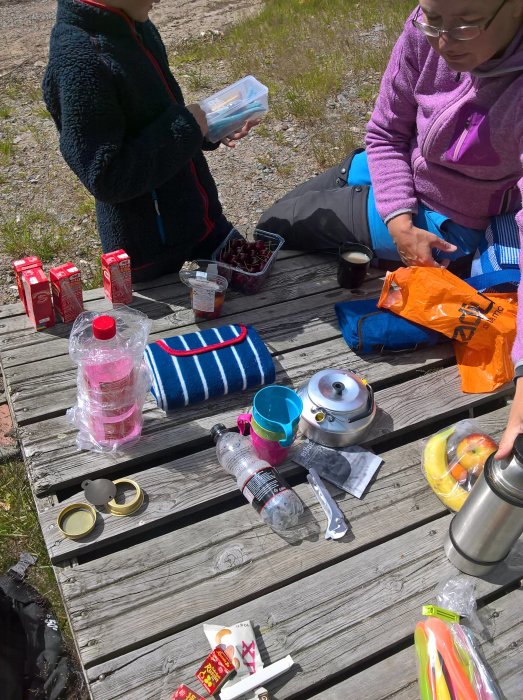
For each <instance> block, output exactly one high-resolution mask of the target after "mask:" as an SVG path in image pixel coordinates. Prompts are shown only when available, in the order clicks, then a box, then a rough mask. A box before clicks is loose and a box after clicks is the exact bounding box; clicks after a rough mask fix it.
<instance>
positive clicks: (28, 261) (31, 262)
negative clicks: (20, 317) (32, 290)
mask: <svg viewBox="0 0 523 700" xmlns="http://www.w3.org/2000/svg"><path fill="white" fill-rule="evenodd" d="M35 267H42V263H41V262H40V258H39V257H38V256H36V255H30V256H29V257H27V258H21V259H20V260H13V270H14V272H15V278H16V286H17V287H18V296H19V297H20V301H21V302H22V304H23V305H24V308H25V311H26V313H27V304H26V302H25V294H24V285H23V282H22V272H23V271H24V270H31V269H34V268H35Z"/></svg>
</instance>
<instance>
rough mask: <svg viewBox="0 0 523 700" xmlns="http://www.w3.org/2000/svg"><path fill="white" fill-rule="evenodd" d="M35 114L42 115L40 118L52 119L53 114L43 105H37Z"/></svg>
mask: <svg viewBox="0 0 523 700" xmlns="http://www.w3.org/2000/svg"><path fill="white" fill-rule="evenodd" d="M33 114H34V115H35V117H40V119H51V115H50V114H49V112H48V111H47V109H46V108H45V107H44V106H43V105H40V106H39V107H36V109H34V110H33Z"/></svg>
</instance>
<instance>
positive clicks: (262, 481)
mask: <svg viewBox="0 0 523 700" xmlns="http://www.w3.org/2000/svg"><path fill="white" fill-rule="evenodd" d="M211 435H212V437H213V440H214V442H215V443H216V454H217V456H218V461H219V462H220V464H221V466H222V467H223V468H224V469H225V471H227V472H229V474H231V475H232V476H234V477H235V479H236V483H237V484H238V488H239V489H240V491H241V492H242V493H243V495H244V496H245V498H246V499H247V500H248V501H249V503H250V504H251V505H252V506H253V507H254V508H255V510H256V511H257V512H258V513H259V514H260V515H261V517H262V519H263V520H264V521H265V522H266V523H267V525H270V526H271V527H272V528H273V529H274V530H277V531H278V530H279V531H283V530H289V529H290V528H292V527H295V526H296V525H297V524H298V520H299V518H300V515H301V514H302V513H303V504H302V502H301V501H300V499H299V498H298V496H297V495H296V494H295V493H294V491H293V490H292V489H291V487H290V486H289V485H288V484H287V483H286V482H285V481H284V479H283V478H282V477H281V476H280V474H279V472H278V471H276V469H275V468H274V467H272V466H271V465H270V464H269V463H268V462H265V461H264V460H262V459H260V458H259V457H258V456H257V454H256V452H255V451H254V448H253V446H252V443H251V440H250V438H249V437H246V436H244V435H239V434H238V433H233V432H230V431H228V430H227V428H226V427H225V426H224V425H222V424H221V423H218V424H217V425H214V426H213V427H212V428H211Z"/></svg>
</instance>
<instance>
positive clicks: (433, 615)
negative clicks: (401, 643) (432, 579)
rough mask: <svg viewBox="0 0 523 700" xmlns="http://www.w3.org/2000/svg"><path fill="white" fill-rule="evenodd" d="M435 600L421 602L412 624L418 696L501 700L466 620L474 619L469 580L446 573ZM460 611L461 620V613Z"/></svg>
mask: <svg viewBox="0 0 523 700" xmlns="http://www.w3.org/2000/svg"><path fill="white" fill-rule="evenodd" d="M436 603H437V606H441V607H436V606H432V605H431V606H424V608H423V615H425V617H424V619H423V620H422V621H420V622H418V623H417V624H416V628H415V631H414V644H415V648H416V654H417V658H418V682H419V691H420V697H421V700H440V699H441V698H460V699H461V700H502V697H503V696H502V694H501V691H500V690H499V688H498V686H497V684H496V682H495V680H494V679H493V678H492V675H491V673H490V671H489V669H488V668H487V665H486V663H485V661H484V660H483V658H482V656H481V653H480V649H479V645H478V643H477V642H476V640H475V637H474V634H473V632H472V629H471V628H470V626H469V624H466V623H470V622H473V621H474V620H475V619H477V616H476V613H475V609H476V605H475V599H474V584H470V583H468V582H466V581H464V580H463V579H461V578H459V579H458V578H453V579H449V580H448V581H446V582H445V584H444V585H443V588H442V590H441V591H440V593H438V595H437V596H436ZM462 616H465V618H466V619H465V620H464V621H463V622H461V621H460V617H462Z"/></svg>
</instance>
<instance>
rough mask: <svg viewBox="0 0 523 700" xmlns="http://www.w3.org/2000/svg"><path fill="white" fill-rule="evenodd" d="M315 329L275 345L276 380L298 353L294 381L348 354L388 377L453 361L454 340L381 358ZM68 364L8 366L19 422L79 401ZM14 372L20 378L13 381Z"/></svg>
mask: <svg viewBox="0 0 523 700" xmlns="http://www.w3.org/2000/svg"><path fill="white" fill-rule="evenodd" d="M259 320H260V323H256V324H255V325H256V327H257V328H258V330H259V331H260V333H262V335H263V337H264V338H265V340H266V342H267V344H268V345H269V346H270V345H272V343H271V338H270V331H269V330H267V332H264V330H262V329H263V322H262V321H261V319H259ZM280 321H281V322H284V319H280ZM313 333H314V336H315V337H316V338H318V336H320V337H321V341H318V340H317V342H318V344H317V345H315V346H312V347H310V346H308V347H306V348H301V349H297V350H293V351H292V350H291V352H289V353H287V354H285V353H286V350H285V347H284V346H283V343H282V344H281V345H279V349H274V350H273V352H274V354H275V356H276V366H277V372H278V377H277V381H278V382H281V381H282V378H283V377H285V375H286V374H287V372H288V369H287V368H288V367H290V368H293V367H294V365H296V363H295V361H294V355H299V357H300V358H305V359H306V366H307V368H308V372H307V373H306V372H304V371H302V367H303V363H302V362H299V363H298V369H299V373H298V374H297V375H296V376H292V377H291V379H292V381H294V382H300V383H301V382H303V381H305V378H307V377H308V376H310V374H311V373H314V372H315V371H317V370H318V368H319V367H324V366H325V362H326V360H327V358H328V361H329V365H330V366H331V367H335V366H337V365H338V364H340V363H343V366H347V358H348V357H351V358H353V359H352V360H351V364H350V366H351V368H354V371H355V372H357V373H359V374H361V375H362V376H366V375H367V373H368V370H369V368H376V367H377V364H379V365H380V366H381V367H382V368H383V377H384V378H385V377H389V378H390V376H391V375H392V374H393V373H395V372H396V371H398V370H399V371H401V372H402V374H403V376H404V377H407V376H408V375H409V374H410V375H412V374H413V373H415V372H416V371H417V370H420V371H421V370H422V369H424V370H427V369H430V368H433V367H437V366H439V365H441V364H442V363H444V362H447V363H448V362H449V361H451V362H453V361H454V352H453V350H452V346H451V344H450V343H445V344H443V345H441V346H438V347H433V348H428V350H429V352H426V350H427V349H425V350H424V351H420V353H416V354H406V355H404V354H401V353H395V354H390V355H380V356H379V358H380V363H376V360H377V357H378V356H377V355H371V356H363V357H361V356H359V355H356V354H354V353H352V352H351V351H350V350H349V348H348V347H347V345H346V343H345V341H344V340H343V338H342V337H341V336H340V335H339V333H338V335H337V337H333V338H329V334H331V335H332V334H334V333H336V331H335V329H334V328H333V327H332V325H327V324H325V327H324V329H323V331H321V329H320V328H316V327H314V331H313ZM327 340H328V341H329V343H328V345H327V343H326V341H327ZM43 364H45V365H48V364H50V365H51V364H52V367H53V369H54V368H55V367H57V366H61V365H62V364H64V365H65V364H66V363H65V358H62V357H60V358H55V359H53V360H52V361H44V362H43V363H39V365H40V369H41V366H42V365H43ZM67 365H68V366H67ZM67 365H66V366H65V367H64V368H63V369H62V370H60V372H58V373H56V372H54V371H53V372H51V373H50V372H49V371H46V372H45V374H41V376H36V377H35V376H33V375H32V370H33V369H35V366H34V365H29V366H28V367H22V366H21V365H19V366H17V367H13V368H10V369H8V370H7V373H8V374H10V375H11V381H10V383H9V390H10V395H11V400H12V405H13V410H14V411H15V413H16V416H17V421H18V424H19V425H25V424H26V423H33V422H35V421H37V420H45V419H47V418H52V417H54V416H58V415H60V414H61V413H64V412H65V411H66V410H67V409H68V408H69V407H70V406H72V405H73V404H74V403H75V401H76V368H75V367H73V366H72V364H71V363H69V362H67ZM393 368H394V369H393ZM47 369H48V368H47ZM391 370H392V372H391ZM38 371H39V370H37V373H38ZM291 371H292V370H291ZM372 373H373V374H374V375H379V371H373V372H372ZM386 373H388V374H386ZM282 375H283V377H282ZM15 377H16V381H14V379H15ZM374 381H376V379H374Z"/></svg>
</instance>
